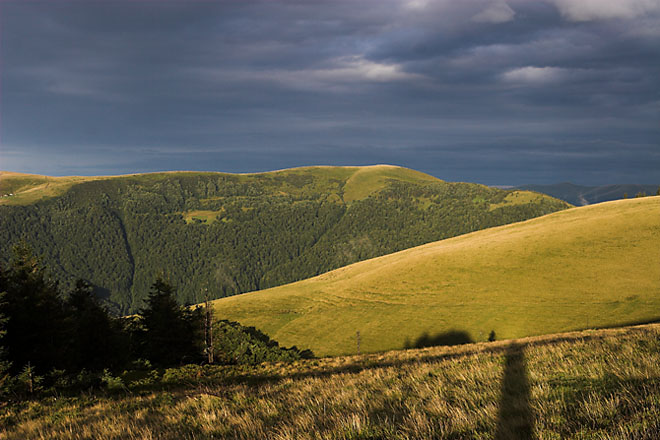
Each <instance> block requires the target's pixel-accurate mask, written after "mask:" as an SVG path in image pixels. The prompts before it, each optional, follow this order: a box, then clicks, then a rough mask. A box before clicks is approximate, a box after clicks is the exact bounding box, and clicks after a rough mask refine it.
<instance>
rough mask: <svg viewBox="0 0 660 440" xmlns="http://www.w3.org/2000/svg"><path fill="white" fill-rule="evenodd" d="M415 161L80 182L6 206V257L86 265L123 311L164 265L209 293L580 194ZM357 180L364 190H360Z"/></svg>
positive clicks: (189, 291) (281, 278) (387, 249)
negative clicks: (384, 167)
mask: <svg viewBox="0 0 660 440" xmlns="http://www.w3.org/2000/svg"><path fill="white" fill-rule="evenodd" d="M397 170H401V171H400V173H401V175H400V176H399V175H398V174H397V173H399V171H397ZM410 172H412V171H411V170H405V169H401V168H396V169H395V170H394V171H391V170H390V171H388V173H387V174H386V175H383V176H376V178H375V179H373V178H372V179H371V180H367V181H361V182H359V186H356V183H355V180H354V181H351V177H352V175H353V173H355V168H352V169H351V168H310V169H298V170H287V171H285V172H275V173H263V174H254V175H231V174H221V173H159V174H147V175H135V176H125V177H121V178H108V179H100V180H93V181H86V182H82V183H76V184H75V185H72V186H71V188H69V189H68V191H66V192H64V193H63V194H61V195H58V196H54V197H50V198H43V199H42V200H38V201H36V202H34V203H28V204H24V205H18V206H8V205H1V206H0V218H1V219H2V227H1V228H0V246H1V249H2V252H1V253H0V258H1V259H2V261H0V262H2V263H5V264H6V263H7V262H8V260H9V256H10V254H11V252H10V249H11V247H12V246H14V245H15V244H18V243H25V244H27V245H29V246H30V247H31V248H33V249H34V252H35V254H38V255H41V256H43V258H44V263H45V264H46V265H47V266H48V267H49V268H50V270H51V272H52V276H53V277H54V278H55V279H57V280H58V281H59V282H60V285H61V286H62V288H63V289H64V290H65V291H71V290H73V289H74V287H75V283H76V280H77V279H79V278H81V279H83V280H85V281H86V282H88V283H89V284H90V285H91V286H92V287H93V289H94V292H95V294H96V295H97V296H98V297H100V298H102V299H103V301H104V302H105V303H106V304H107V305H108V306H109V307H110V308H111V309H112V310H113V312H115V313H118V314H130V313H134V312H136V311H138V310H140V309H141V308H142V307H143V306H144V304H145V300H146V299H147V297H148V292H149V290H150V286H151V285H152V283H153V280H154V279H156V278H158V277H160V278H163V279H165V280H167V281H168V282H169V283H171V284H173V285H177V286H179V289H178V291H177V298H178V301H179V302H180V303H181V304H184V303H190V304H192V303H198V302H201V301H202V300H203V299H204V297H205V295H206V294H208V295H210V296H211V298H218V297H222V296H227V295H235V294H238V293H243V292H247V291H251V290H256V289H263V288H267V287H272V286H275V285H280V284H284V283H288V282H292V281H296V280H300V279H304V278H308V277H311V276H314V275H317V274H320V273H323V272H326V271H328V270H331V269H335V268H337V267H340V266H343V265H346V264H350V263H353V262H356V261H360V260H364V259H368V258H372V257H376V256H380V255H384V254H387V253H391V252H395V251H398V250H402V249H406V248H409V247H412V246H417V245H420V244H424V243H428V242H431V241H436V240H440V239H444V238H448V237H452V236H456V235H459V234H464V233H467V232H471V231H475V230H478V229H483V228H487V227H491V226H497V225H502V224H506V223H511V222H515V221H520V220H525V219H528V218H532V217H536V216H540V215H544V214H547V213H550V212H554V211H557V210H561V209H565V208H566V207H568V205H567V204H566V203H564V202H561V201H559V200H556V199H552V198H550V197H547V196H542V195H539V194H534V193H521V192H517V193H514V192H511V191H503V190H499V189H494V188H489V187H486V186H483V185H477V184H469V183H447V182H443V181H440V180H437V179H433V178H430V176H426V177H427V178H424V179H418V178H415V177H414V176H413V177H411V176H410ZM406 173H407V174H406ZM419 174H420V175H421V173H419ZM351 185H352V186H351ZM370 185H371V186H372V187H373V188H371V189H369V186H370ZM349 186H351V188H349ZM365 188H366V189H367V190H368V191H366V192H365V191H364V190H365ZM356 189H357V190H358V192H362V193H364V194H362V196H360V197H356V196H355V193H356ZM349 190H350V192H351V196H350V197H348V191H349ZM521 194H522V196H521ZM205 292H207V293H205Z"/></svg>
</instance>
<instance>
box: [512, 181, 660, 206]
mask: <svg viewBox="0 0 660 440" xmlns="http://www.w3.org/2000/svg"><path fill="white" fill-rule="evenodd" d="M516 189H520V190H524V191H536V192H539V193H542V194H547V195H549V196H551V197H555V198H557V199H559V200H563V201H565V202H568V203H570V204H571V205H575V206H584V205H592V204H594V203H601V202H609V201H612V200H619V199H623V198H626V196H627V197H628V198H633V197H635V196H636V195H637V194H639V193H643V194H645V195H647V196H651V195H656V193H657V191H658V185H639V184H625V185H602V186H584V185H575V184H573V183H570V182H564V183H556V184H553V185H521V186H518V187H516Z"/></svg>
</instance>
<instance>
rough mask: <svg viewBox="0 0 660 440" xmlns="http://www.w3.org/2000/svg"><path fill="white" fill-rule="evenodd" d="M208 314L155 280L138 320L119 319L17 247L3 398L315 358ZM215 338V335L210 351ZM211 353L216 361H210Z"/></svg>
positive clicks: (1, 288)
mask: <svg viewBox="0 0 660 440" xmlns="http://www.w3.org/2000/svg"><path fill="white" fill-rule="evenodd" d="M208 312H209V310H206V309H205V308H203V307H198V308H191V307H185V306H181V305H180V304H179V303H178V302H177V300H176V296H175V289H174V287H172V286H171V285H170V284H168V283H167V282H166V281H164V280H162V279H157V280H156V281H155V282H154V283H153V284H152V286H151V288H150V290H149V293H148V296H147V298H146V301H145V303H144V306H143V307H142V308H141V309H140V311H139V313H137V314H136V315H133V316H130V317H123V318H118V317H115V316H113V315H111V314H110V313H109V312H108V311H107V309H106V308H104V307H103V306H102V305H101V304H100V302H99V301H98V299H97V298H96V297H95V295H94V293H93V289H92V287H91V286H90V285H89V284H88V283H86V282H84V281H82V280H78V282H77V283H76V285H75V287H74V288H73V289H72V290H70V291H68V292H63V291H62V290H61V289H60V287H59V285H58V283H57V282H56V281H54V280H53V279H52V278H51V277H50V276H49V274H48V270H47V269H46V267H45V266H44V265H43V264H42V263H41V262H40V260H39V259H38V258H37V257H35V256H34V255H33V253H32V251H31V250H30V249H29V247H27V246H25V245H22V246H16V247H15V248H14V251H13V257H12V259H11V260H10V262H9V263H8V264H3V265H0V394H11V395H14V396H19V395H24V394H32V393H34V392H36V391H37V390H38V389H44V388H49V387H50V388H53V387H56V388H75V387H78V388H86V387H93V386H98V385H99V384H100V383H101V382H102V381H103V378H104V377H105V378H108V377H112V374H116V373H118V372H121V371H125V370H127V369H131V368H135V366H136V365H141V364H144V363H145V362H146V363H148V364H149V365H153V366H155V367H159V368H165V367H172V366H180V365H183V364H201V363H204V362H208V361H209V359H215V360H216V361H219V362H221V363H225V364H232V363H233V364H236V363H247V364H249V363H259V362H263V361H267V360H295V359H300V358H301V357H310V356H312V353H311V352H309V351H300V350H298V349H297V348H295V347H292V348H291V349H286V348H282V347H279V345H278V344H277V343H276V342H275V341H272V340H270V339H269V338H268V337H267V336H266V335H264V334H263V333H260V332H258V331H257V330H256V329H252V328H248V327H243V326H241V325H240V324H238V323H235V322H230V321H216V322H214V321H213V320H210V321H209V320H208V319H206V318H207V316H206V315H207V313H208ZM211 316H212V315H211ZM209 332H210V333H211V334H214V335H216V337H215V338H214V339H215V341H216V343H215V344H213V345H211V346H209V338H208V334H209ZM205 333H206V336H207V337H205ZM209 351H211V352H214V353H215V354H216V356H214V357H213V356H206V354H208V352H209Z"/></svg>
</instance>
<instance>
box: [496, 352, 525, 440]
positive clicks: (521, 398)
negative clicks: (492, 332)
mask: <svg viewBox="0 0 660 440" xmlns="http://www.w3.org/2000/svg"><path fill="white" fill-rule="evenodd" d="M529 399H530V390H529V380H528V379H527V366H526V365H525V351H524V346H521V345H518V344H511V345H510V346H509V348H508V349H507V351H506V355H505V361H504V378H503V379H502V394H501V397H500V410H499V415H498V421H497V431H496V433H495V439H497V440H507V439H510V440H531V439H533V438H534V415H533V413H532V408H531V405H530V401H529Z"/></svg>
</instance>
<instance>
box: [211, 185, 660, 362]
mask: <svg viewBox="0 0 660 440" xmlns="http://www.w3.org/2000/svg"><path fill="white" fill-rule="evenodd" d="M659 244H660V197H646V198H639V199H631V200H621V201H614V202H608V203H603V204H599V205H591V206H587V207H581V208H573V209H569V210H565V211H562V212H558V213H554V214H550V215H547V216H544V217H541V218H536V219H533V220H528V221H525V222H521V223H516V224H511V225H506V226H501V227H496V228H492V229H488V230H484V231H479V232H474V233H471V234H467V235H463V236H460V237H455V238H451V239H447V240H443V241H439V242H435V243H430V244H427V245H424V246H420V247H416V248H414V249H408V250H405V251H402V252H398V253H395V254H392V255H386V256H383V257H380V258H375V259H372V260H368V261H363V262H360V263H356V264H353V265H351V266H348V267H343V268H340V269H337V270H334V271H332V272H329V273H326V274H323V275H321V276H318V277H315V278H312V279H309V280H304V281H300V282H297V283H293V284H289V285H285V286H280V287H276V288H273V289H268V290H264V291H259V292H252V293H247V294H244V295H240V296H237V297H232V298H225V299H221V300H218V301H217V302H216V303H215V305H216V311H217V313H218V315H219V316H222V317H225V318H227V319H232V320H236V321H239V322H241V323H242V324H244V325H251V326H255V327H257V328H259V329H261V330H263V331H265V332H266V333H267V334H268V335H269V336H271V337H273V338H275V339H276V340H277V341H279V342H280V343H283V344H284V345H297V346H298V347H304V348H310V349H312V350H313V351H314V353H317V354H321V355H328V354H346V353H355V352H356V350H357V341H356V339H357V332H358V331H359V332H360V340H361V341H360V343H361V349H362V351H364V352H372V351H380V350H390V349H397V348H402V347H404V345H405V344H409V345H412V346H414V345H419V344H422V345H424V344H428V343H433V341H436V342H452V340H454V341H455V342H465V341H469V340H473V341H484V340H486V338H488V336H489V334H490V332H491V331H494V332H495V335H496V337H497V338H498V339H499V338H515V337H522V336H528V335H538V334H547V333H555V332H563V331H568V330H575V329H583V328H590V327H600V326H615V325H621V324H625V323H630V322H640V321H648V320H653V319H658V318H660V252H659V249H660V246H659Z"/></svg>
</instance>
